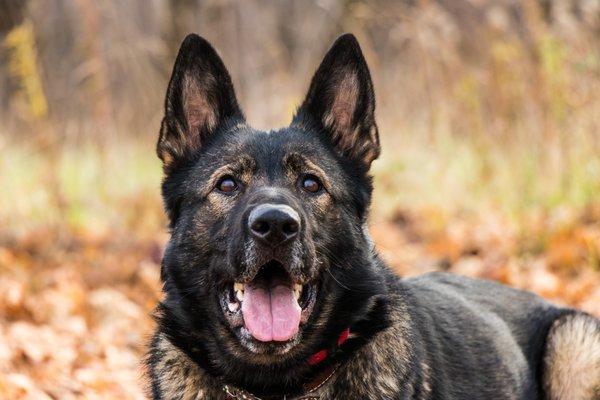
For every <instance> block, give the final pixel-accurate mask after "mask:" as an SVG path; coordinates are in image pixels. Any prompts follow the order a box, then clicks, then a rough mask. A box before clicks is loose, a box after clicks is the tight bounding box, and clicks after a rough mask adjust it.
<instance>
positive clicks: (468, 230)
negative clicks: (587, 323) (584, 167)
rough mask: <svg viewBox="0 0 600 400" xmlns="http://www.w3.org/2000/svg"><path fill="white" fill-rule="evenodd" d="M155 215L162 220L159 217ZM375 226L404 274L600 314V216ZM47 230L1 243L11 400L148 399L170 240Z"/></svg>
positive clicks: (4, 354)
mask: <svg viewBox="0 0 600 400" xmlns="http://www.w3.org/2000/svg"><path fill="white" fill-rule="evenodd" d="M152 212H156V210H154V209H153V211H152ZM374 221H375V222H373V223H372V224H371V234H372V236H373V239H374V240H375V242H376V243H377V248H378V251H379V253H380V254H381V256H382V257H383V258H384V259H385V260H387V261H388V262H389V263H390V265H391V266H392V267H394V268H395V269H396V271H398V272H399V273H400V274H401V275H405V276H406V275H415V274H420V273H424V272H429V271H439V270H443V271H450V272H453V273H457V274H462V275H467V276H473V277H482V278H487V279H494V280H497V281H500V282H503V283H506V284H509V285H511V286H514V287H519V288H523V289H528V290H532V291H534V292H536V293H538V294H540V295H542V296H544V297H546V298H548V299H550V300H552V301H554V302H556V303H559V304H564V305H571V306H576V307H580V308H582V309H584V310H586V311H588V312H590V313H592V314H595V315H598V316H600V268H599V267H598V260H599V256H598V255H599V254H600V213H590V212H588V211H587V210H586V211H585V212H583V213H582V214H580V215H578V214H577V213H574V212H571V213H567V214H560V215H558V216H557V215H543V214H538V215H535V216H533V217H531V218H529V219H524V220H522V221H519V222H518V224H517V223H515V222H514V221H511V220H510V219H507V218H504V217H502V216H499V215H496V214H493V213H487V214H461V215H447V214H444V213H442V212H441V211H439V210H419V211H415V210H410V211H408V210H402V211H398V212H397V213H396V215H394V216H393V217H392V218H389V219H386V220H377V218H375V219H374ZM148 232H150V230H148V229H146V228H143V229H141V231H140V232H139V233H132V231H127V232H124V231H121V232H117V231H115V232H109V231H108V230H98V229H95V230H94V229H92V230H90V231H85V230H83V231H78V232H64V231H62V230H60V229H54V230H53V229H39V230H37V231H32V232H29V233H28V234H27V235H25V236H20V237H10V236H8V237H3V238H2V239H0V273H1V279H0V321H1V324H0V394H1V395H0V397H5V398H10V399H57V398H59V399H90V398H119V399H141V398H143V397H144V385H143V381H142V379H140V378H141V376H142V369H141V359H142V357H143V354H144V346H145V344H146V342H147V340H148V336H149V334H150V333H151V331H152V329H153V322H152V319H151V317H150V315H151V312H152V310H153V308H154V306H155V305H156V302H157V301H158V300H159V298H160V296H161V293H160V283H159V269H160V268H159V264H160V259H161V255H162V248H163V246H164V243H165V241H166V236H165V234H164V233H161V234H156V235H155V236H153V235H151V234H149V233H148Z"/></svg>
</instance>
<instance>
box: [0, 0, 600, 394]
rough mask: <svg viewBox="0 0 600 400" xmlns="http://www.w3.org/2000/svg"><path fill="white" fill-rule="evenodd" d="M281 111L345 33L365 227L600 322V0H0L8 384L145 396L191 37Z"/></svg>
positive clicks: (415, 261) (268, 119)
mask: <svg viewBox="0 0 600 400" xmlns="http://www.w3.org/2000/svg"><path fill="white" fill-rule="evenodd" d="M189 32H197V33H199V34H201V35H202V36H204V37H206V38H207V39H208V40H209V41H211V43H213V44H214V46H215V47H216V48H217V49H218V51H219V52H220V54H221V55H222V57H223V59H224V61H225V64H226V65H227V67H228V68H229V70H230V72H231V74H232V77H233V80H234V84H235V87H236V90H237V93H238V97H239V99H240V102H241V104H242V106H243V108H244V109H245V112H246V114H247V116H248V120H249V122H250V123H251V124H253V125H254V126H256V127H258V128H269V127H277V126H281V125H284V124H287V123H288V122H289V121H290V118H291V116H292V114H293V112H294V109H295V107H296V106H297V105H298V104H299V103H300V101H301V100H302V97H303V95H304V92H305V90H306V89H307V87H308V82H309V79H310V77H311V74H312V73H313V72H314V69H315V68H316V67H317V65H318V63H319V62H320V60H321V58H322V56H323V55H324V53H325V51H326V50H327V48H328V47H329V45H330V44H331V43H332V41H333V40H334V39H335V38H336V37H337V36H338V35H339V34H341V33H343V32H353V33H354V34H355V35H356V36H357V37H358V39H359V41H360V43H361V45H362V47H363V51H364V53H365V56H366V58H367V61H368V62H369V65H370V67H371V71H372V74H373V78H374V81H375V89H376V94H377V102H378V108H377V118H378V123H379V126H380V132H381V135H382V142H383V155H382V157H381V159H380V160H378V161H377V162H375V163H374V168H373V173H374V175H375V178H376V191H375V199H374V203H373V207H372V220H371V230H372V234H373V237H374V239H375V240H376V241H377V243H378V245H379V249H380V252H381V255H382V257H383V258H384V259H386V260H387V261H388V262H389V263H390V264H391V265H392V266H393V267H394V268H396V269H397V271H398V272H399V273H401V274H403V275H411V274H417V273H423V272H427V271H433V270H447V271H451V272H455V273H459V274H465V275H469V276H478V277H484V278H490V279H496V280H499V281H501V282H504V283H507V284H509V285H511V286H515V287H520V288H525V289H529V290H533V291H535V292H537V293H539V294H541V295H542V296H544V297H546V298H548V299H551V300H552V301H555V302H557V303H560V304H566V305H572V306H576V307H580V308H583V309H585V310H587V311H588V312H591V313H593V314H595V315H597V316H600V191H599V190H600V2H599V1H597V0H395V1H394V0H375V1H359V0H310V1H299V0H297V1H295V0H280V1H262V0H246V1H233V0H228V1H215V0H148V1H146V0H137V1H134V0H130V1H120V2H117V1H112V2H110V1H105V2H97V1H93V0H21V1H17V0H0V188H2V195H1V196H0V398H7V399H8V398H10V399H17V398H32V399H70V398H85V399H94V398H119V399H121V398H142V397H143V384H142V380H141V379H140V377H141V375H142V369H141V368H140V359H141V356H142V355H143V352H144V344H145V342H146V340H147V338H148V335H149V334H150V332H151V330H152V327H153V324H152V320H151V318H150V314H151V311H152V309H153V307H154V306H155V304H156V302H157V301H158V300H159V299H160V284H159V276H158V275H159V264H160V258H161V253H162V248H163V246H164V243H165V241H166V238H167V230H166V221H165V218H164V215H163V210H162V204H161V199H160V196H159V186H160V180H161V165H160V163H159V160H158V158H157V157H156V155H155V153H154V146H155V142H156V138H157V134H158V127H159V122H160V118H161V116H162V112H163V110H162V106H163V96H164V93H165V90H166V84H167V80H168V78H169V74H170V70H171V68H172V65H173V62H174V58H175V55H176V52H177V49H178V46H179V44H180V42H181V40H182V38H183V37H184V36H185V35H186V34H187V33H189Z"/></svg>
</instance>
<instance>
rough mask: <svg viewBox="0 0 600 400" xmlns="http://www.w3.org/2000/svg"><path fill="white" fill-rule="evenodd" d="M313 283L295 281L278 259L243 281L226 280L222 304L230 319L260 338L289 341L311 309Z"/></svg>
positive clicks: (240, 327)
mask: <svg viewBox="0 0 600 400" xmlns="http://www.w3.org/2000/svg"><path fill="white" fill-rule="evenodd" d="M315 298H316V287H315V285H314V284H311V283H308V284H304V285H302V284H300V283H297V282H294V280H293V279H292V278H291V276H290V275H289V274H288V273H287V271H286V270H285V269H284V268H283V266H282V265H281V264H280V263H279V262H277V261H270V262H268V263H266V264H265V265H263V266H262V267H261V268H260V270H259V272H258V273H257V274H256V276H255V277H254V278H253V279H252V280H250V281H249V282H246V283H241V282H234V283H231V284H229V285H228V286H227V287H226V288H225V290H224V291H223V293H222V295H221V306H222V308H223V311H224V313H225V316H226V317H227V319H228V321H229V323H230V324H231V325H232V327H234V328H239V329H240V330H241V332H240V333H242V335H243V336H246V335H247V334H248V333H249V335H250V336H251V337H252V338H253V339H255V340H257V341H259V342H289V341H291V340H293V339H294V338H296V337H297V335H298V333H299V331H300V329H301V326H302V325H303V324H305V323H306V321H307V320H308V318H309V317H310V314H311V312H312V309H313V306H314V303H315Z"/></svg>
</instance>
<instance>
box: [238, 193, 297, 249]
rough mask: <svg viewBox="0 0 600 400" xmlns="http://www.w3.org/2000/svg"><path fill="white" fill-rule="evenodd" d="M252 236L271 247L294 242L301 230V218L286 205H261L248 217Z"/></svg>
mask: <svg viewBox="0 0 600 400" xmlns="http://www.w3.org/2000/svg"><path fill="white" fill-rule="evenodd" d="M248 229H249V231H250V234H251V235H252V236H253V237H254V238H255V239H256V240H258V241H259V242H261V243H263V244H266V245H268V246H271V247H275V246H279V245H281V244H283V243H287V242H289V241H291V240H293V239H294V238H295V237H296V236H297V235H298V231H299V230H300V216H299V215H298V213H297V212H296V211H295V210H294V209H293V208H292V207H290V206H287V205H285V204H269V203H267V204H261V205H259V206H257V207H256V208H255V209H254V210H252V212H250V215H249V216H248Z"/></svg>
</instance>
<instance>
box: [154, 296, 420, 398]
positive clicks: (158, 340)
mask: <svg viewBox="0 0 600 400" xmlns="http://www.w3.org/2000/svg"><path fill="white" fill-rule="evenodd" d="M390 301H391V302H392V303H394V305H393V307H390V308H391V309H393V310H394V311H393V313H391V314H389V318H390V321H389V325H387V326H386V327H383V326H382V327H379V328H378V329H376V330H374V331H373V333H372V335H370V337H368V338H365V337H361V336H360V335H361V334H360V333H359V332H361V331H362V332H364V326H361V324H358V326H356V327H355V326H353V327H351V332H350V333H351V334H350V335H349V338H348V339H347V340H345V341H343V343H342V346H341V349H343V350H344V353H345V354H343V355H342V357H336V356H335V354H338V353H337V352H336V351H335V349H333V350H331V353H330V351H328V355H330V354H331V355H332V356H331V357H327V358H326V359H325V360H324V361H323V362H322V363H317V365H315V367H316V368H315V371H319V372H321V373H322V375H321V376H312V377H311V378H310V379H309V380H308V381H307V382H305V385H307V386H306V387H305V388H304V390H301V391H298V392H297V393H295V395H296V397H286V398H287V399H291V398H292V399H298V400H299V399H303V400H309V399H314V400H317V399H319V400H322V399H329V398H334V397H335V393H336V392H337V391H339V390H343V387H344V385H347V384H349V382H352V385H353V386H352V387H353V390H356V391H357V396H358V397H357V398H365V399H368V398H370V396H371V394H372V391H373V388H372V385H373V383H374V382H375V383H376V382H398V379H399V377H400V378H402V376H406V380H407V381H408V380H410V379H413V378H412V377H411V376H410V375H411V371H408V370H407V369H406V366H407V365H410V360H409V359H410V357H412V354H413V349H412V347H411V344H410V343H409V342H407V341H406V340H405V338H404V337H403V335H404V334H405V333H406V332H405V331H403V330H402V329H403V328H402V327H406V326H410V324H409V321H408V319H410V315H409V313H408V312H407V310H406V307H405V305H404V304H403V303H402V301H401V300H399V299H397V298H396V296H394V295H392V299H390ZM399 304H400V305H399ZM364 324H365V325H368V324H369V322H368V321H365V322H364ZM386 328H387V329H386ZM354 329H356V331H354ZM368 335H369V334H368V333H367V336H368ZM392 342H394V343H395V346H397V347H398V348H397V349H396V350H398V351H393V352H390V351H383V349H385V348H387V346H388V345H389V343H392ZM315 354H316V353H315ZM398 354H402V355H403V357H401V358H398ZM338 355H340V354H338ZM330 361H331V363H329V362H330ZM366 364H369V365H366ZM149 365H150V369H149V374H150V375H151V378H152V382H153V387H152V390H153V392H154V394H155V398H160V399H168V398H181V399H190V400H192V399H199V398H211V399H231V400H234V399H244V397H243V396H246V397H245V399H260V400H271V399H273V398H278V399H281V398H283V397H282V395H278V396H277V397H268V396H265V395H264V394H262V393H257V392H253V391H251V390H248V389H247V388H245V387H243V386H235V385H233V386H232V385H231V384H230V383H229V382H225V381H224V380H223V378H222V377H216V376H213V375H211V374H209V373H207V371H206V370H204V369H203V368H202V367H200V366H199V365H198V364H197V363H196V362H194V361H192V359H191V358H190V357H189V356H188V355H186V354H185V353H184V352H183V351H182V350H181V349H179V348H178V347H177V346H175V345H174V344H173V343H171V341H170V340H169V339H168V338H167V337H166V336H165V335H164V334H162V333H159V334H157V336H156V337H155V339H154V343H153V353H152V356H151V359H150V360H149ZM329 365H332V366H334V368H329V367H328V366H329ZM361 371H362V372H361ZM369 371H370V372H369ZM373 371H376V372H373ZM369 373H376V374H377V376H369V375H368V374H369ZM386 377H387V378H389V379H384V378H386ZM310 384H313V385H314V387H312V386H310ZM225 389H227V390H225ZM379 389H381V390H382V391H383V392H382V393H386V390H391V388H385V387H382V388H379ZM379 389H378V390H379ZM396 389H397V388H396ZM228 391H229V392H228ZM228 393H229V397H227V396H228ZM390 393H392V392H390ZM231 395H237V396H238V397H235V396H234V397H231ZM239 396H242V397H239ZM250 396H254V397H250Z"/></svg>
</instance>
